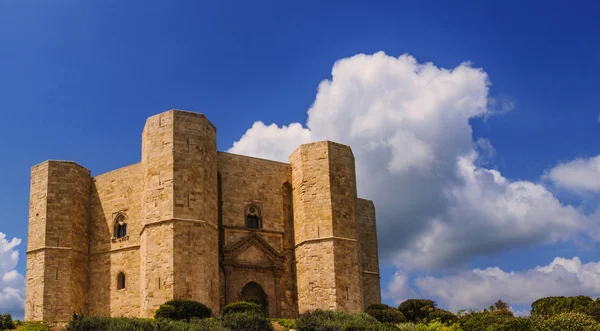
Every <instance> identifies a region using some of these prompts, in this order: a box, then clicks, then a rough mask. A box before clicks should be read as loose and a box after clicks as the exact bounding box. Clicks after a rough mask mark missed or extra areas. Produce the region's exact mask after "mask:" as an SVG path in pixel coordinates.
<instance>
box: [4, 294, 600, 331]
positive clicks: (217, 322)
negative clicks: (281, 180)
mask: <svg viewBox="0 0 600 331" xmlns="http://www.w3.org/2000/svg"><path fill="white" fill-rule="evenodd" d="M179 302H181V301H179ZM164 307H167V308H164ZM161 309H163V310H164V311H167V312H168V314H167V313H164V312H163V313H160V314H159V313H158V312H157V316H175V317H177V318H173V317H169V318H163V317H158V318H157V319H134V318H107V317H83V316H79V315H74V316H73V320H71V322H70V323H69V325H68V326H67V330H69V331H87V330H115V331H120V330H131V331H242V330H243V331H265V330H266V331H273V330H274V329H273V326H272V322H277V323H279V324H280V325H281V326H283V327H285V328H286V329H287V330H289V329H295V330H298V331H600V322H598V319H599V316H600V314H599V312H600V301H599V300H593V299H591V298H589V297H586V296H578V297H548V298H543V299H540V300H537V301H535V302H534V303H533V304H532V310H531V316H529V317H518V316H514V314H513V312H512V310H511V308H510V306H509V304H508V303H506V302H504V301H501V300H498V301H497V302H495V303H494V304H493V305H491V306H489V307H487V308H485V309H483V310H480V311H469V312H464V311H462V312H459V313H458V314H457V315H455V314H453V313H451V312H449V311H446V310H443V309H440V308H437V305H436V303H435V301H432V300H425V299H410V300H407V301H404V302H402V303H401V304H400V306H399V307H398V308H394V307H390V306H388V305H384V304H377V305H371V306H369V308H368V309H366V313H345V312H340V311H324V310H313V311H309V312H306V313H303V314H301V315H300V316H298V318H297V319H296V320H291V319H272V320H269V319H267V318H266V317H265V316H264V315H263V314H262V312H261V309H260V305H258V304H256V303H252V302H245V301H243V302H236V303H233V304H230V305H228V306H226V307H225V308H224V309H223V314H222V315H221V316H219V317H214V318H208V316H210V309H208V308H206V307H205V306H203V305H200V306H199V304H196V303H193V304H192V303H189V302H187V303H185V304H177V303H176V304H173V302H172V301H171V302H168V303H165V304H164V305H161ZM198 311H201V312H202V314H197V312H198ZM207 311H208V313H207ZM190 312H193V313H190ZM162 314H165V315H162ZM173 314H174V315H173ZM192 314H196V315H200V316H197V317H191V316H192ZM7 321H8V324H9V327H8V328H11V327H14V325H13V321H12V318H11V317H10V315H6V314H5V315H0V323H4V324H1V326H2V328H0V330H2V329H3V328H4V329H6V328H7V327H6V326H5V325H6V323H7ZM18 330H25V331H46V330H48V328H47V326H45V325H43V324H33V323H23V324H22V325H19V326H18Z"/></svg>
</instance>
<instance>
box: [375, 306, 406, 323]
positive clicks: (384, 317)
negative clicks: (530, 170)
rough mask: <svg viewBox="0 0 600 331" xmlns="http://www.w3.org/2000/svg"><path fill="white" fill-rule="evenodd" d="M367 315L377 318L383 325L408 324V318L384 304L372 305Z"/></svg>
mask: <svg viewBox="0 0 600 331" xmlns="http://www.w3.org/2000/svg"><path fill="white" fill-rule="evenodd" d="M366 313H367V314H369V315H371V316H373V317H375V319H377V320H378V321H379V322H381V323H394V324H398V323H404V322H406V317H404V314H402V312H401V311H399V310H398V309H396V308H394V307H391V306H388V305H384V304H374V305H370V306H369V308H367V310H366Z"/></svg>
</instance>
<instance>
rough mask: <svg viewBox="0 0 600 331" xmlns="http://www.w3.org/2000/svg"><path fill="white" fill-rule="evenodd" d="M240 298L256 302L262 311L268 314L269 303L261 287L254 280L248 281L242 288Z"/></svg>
mask: <svg viewBox="0 0 600 331" xmlns="http://www.w3.org/2000/svg"><path fill="white" fill-rule="evenodd" d="M241 299H242V300H246V301H252V302H256V303H258V304H259V305H260V307H261V308H262V313H263V315H265V316H267V317H268V316H269V303H268V302H267V294H265V291H264V290H263V288H262V287H261V286H260V285H258V284H257V283H255V282H250V283H248V284H246V286H244V288H243V289H242V298H241Z"/></svg>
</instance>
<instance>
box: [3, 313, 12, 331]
mask: <svg viewBox="0 0 600 331" xmlns="http://www.w3.org/2000/svg"><path fill="white" fill-rule="evenodd" d="M14 328H15V324H14V323H13V320H12V316H11V315H10V314H0V330H12V329H14Z"/></svg>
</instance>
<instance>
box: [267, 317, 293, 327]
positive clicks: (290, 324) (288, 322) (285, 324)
mask: <svg viewBox="0 0 600 331" xmlns="http://www.w3.org/2000/svg"><path fill="white" fill-rule="evenodd" d="M271 321H273V322H277V323H279V325H281V326H283V327H284V328H285V329H286V330H289V329H295V328H296V320H293V319H289V318H271Z"/></svg>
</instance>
